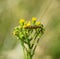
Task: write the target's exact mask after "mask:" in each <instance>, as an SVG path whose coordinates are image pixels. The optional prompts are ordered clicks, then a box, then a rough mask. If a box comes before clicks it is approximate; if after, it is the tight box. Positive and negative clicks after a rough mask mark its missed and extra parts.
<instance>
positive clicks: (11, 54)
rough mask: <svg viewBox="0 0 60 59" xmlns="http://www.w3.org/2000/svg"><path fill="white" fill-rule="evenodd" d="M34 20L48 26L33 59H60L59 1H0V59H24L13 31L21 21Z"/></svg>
mask: <svg viewBox="0 0 60 59" xmlns="http://www.w3.org/2000/svg"><path fill="white" fill-rule="evenodd" d="M32 17H37V18H38V20H40V21H41V22H42V23H43V24H44V26H45V34H44V35H43V36H42V38H41V40H40V42H39V44H38V46H37V48H36V52H35V55H34V57H33V59H60V0H0V59H23V50H22V47H21V45H20V44H19V43H20V42H19V41H18V40H17V39H16V38H15V37H14V36H13V35H12V31H13V28H14V27H15V26H17V25H18V21H19V19H20V18H24V19H26V20H30V19H31V18H32Z"/></svg>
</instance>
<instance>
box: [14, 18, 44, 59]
mask: <svg viewBox="0 0 60 59" xmlns="http://www.w3.org/2000/svg"><path fill="white" fill-rule="evenodd" d="M43 33H44V26H43V24H41V22H40V21H37V18H36V17H33V18H32V20H31V21H25V20H24V19H20V20H19V25H18V26H17V27H15V28H14V31H13V35H15V36H16V37H17V38H18V39H19V40H20V42H21V45H22V46H23V48H24V49H25V50H26V52H27V54H28V55H30V57H31V58H30V59H32V56H33V55H34V52H35V49H36V46H37V43H38V42H39V39H40V37H41V36H42V34H43ZM26 45H27V47H26ZM27 59H28V58H27Z"/></svg>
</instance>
